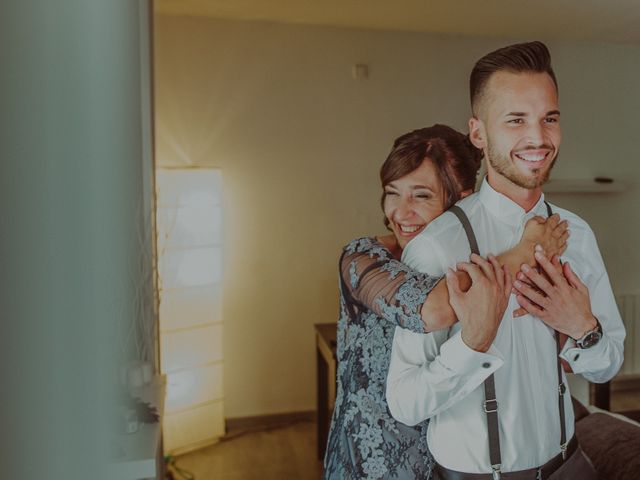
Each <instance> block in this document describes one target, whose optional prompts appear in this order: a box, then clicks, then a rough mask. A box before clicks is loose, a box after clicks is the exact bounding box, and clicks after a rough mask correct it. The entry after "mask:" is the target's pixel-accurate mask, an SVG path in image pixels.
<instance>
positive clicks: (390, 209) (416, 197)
mask: <svg viewBox="0 0 640 480" xmlns="http://www.w3.org/2000/svg"><path fill="white" fill-rule="evenodd" d="M384 191H385V194H386V195H385V199H384V214H385V215H386V217H387V219H388V220H389V227H391V229H392V230H393V234H394V235H395V237H396V239H397V241H398V245H399V246H400V248H404V247H405V246H406V245H407V243H408V242H409V240H411V239H412V238H413V237H415V236H416V235H418V233H420V232H421V231H422V230H423V229H424V228H425V227H426V226H427V225H428V224H429V222H431V220H433V219H434V218H436V217H438V216H439V215H440V214H442V212H443V211H444V192H443V189H442V183H441V182H440V179H439V177H438V175H437V172H436V168H435V166H434V165H433V162H432V161H431V160H429V159H426V160H424V161H423V162H422V164H421V165H420V166H419V167H418V168H416V169H415V170H414V171H413V172H411V173H408V174H407V175H405V176H404V177H401V178H399V179H397V180H394V181H393V182H390V183H388V184H387V185H385V187H384Z"/></svg>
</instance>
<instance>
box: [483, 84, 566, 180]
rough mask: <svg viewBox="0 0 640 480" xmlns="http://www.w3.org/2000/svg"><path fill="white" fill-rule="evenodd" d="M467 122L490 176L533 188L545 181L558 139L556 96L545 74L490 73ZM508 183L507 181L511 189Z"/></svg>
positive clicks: (560, 135) (553, 87) (556, 148)
mask: <svg viewBox="0 0 640 480" xmlns="http://www.w3.org/2000/svg"><path fill="white" fill-rule="evenodd" d="M477 114H478V118H477V119H475V118H474V119H471V121H470V128H471V139H472V141H473V143H474V144H475V145H476V146H477V147H480V148H484V150H485V154H486V157H487V160H488V165H487V169H488V171H489V175H490V180H491V176H492V175H493V176H494V177H495V176H496V174H497V176H500V177H503V178H504V179H507V180H509V182H510V183H511V184H513V185H517V186H518V187H521V188H525V189H528V190H535V189H538V188H540V186H541V185H542V184H543V183H544V182H546V181H547V179H548V178H549V173H550V172H551V168H552V166H553V164H554V162H555V160H556V157H557V155H558V148H559V146H560V141H561V139H562V133H561V131H560V112H559V110H558V94H557V91H556V87H555V85H554V83H553V80H552V79H551V77H550V76H549V75H547V74H546V73H510V72H497V73H494V74H493V75H492V76H491V78H490V79H489V82H488V83H487V86H486V88H485V92H484V96H483V98H482V99H481V100H480V102H479V106H478V111H477ZM509 182H505V183H506V185H509Z"/></svg>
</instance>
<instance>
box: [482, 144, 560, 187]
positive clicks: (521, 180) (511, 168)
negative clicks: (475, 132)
mask: <svg viewBox="0 0 640 480" xmlns="http://www.w3.org/2000/svg"><path fill="white" fill-rule="evenodd" d="M556 160H558V152H557V151H556V156H555V158H554V159H553V161H552V162H551V165H549V168H548V169H547V170H546V171H545V172H543V173H541V174H540V175H536V176H534V177H531V176H526V175H523V174H522V173H520V172H519V171H518V169H517V168H516V166H515V165H514V164H513V163H512V162H511V157H506V156H505V155H502V154H499V153H496V152H495V151H494V150H493V147H492V145H491V142H487V161H488V163H489V164H490V165H491V167H492V168H493V169H494V170H495V171H496V173H499V174H500V175H502V176H503V177H505V178H506V179H507V180H509V181H510V182H511V183H513V184H514V185H517V186H519V187H522V188H526V189H527V190H533V189H535V188H538V187H540V186H542V185H543V184H545V183H546V182H547V180H549V175H551V170H552V169H553V166H554V165H555V163H556ZM532 172H535V173H539V172H540V169H534V170H532Z"/></svg>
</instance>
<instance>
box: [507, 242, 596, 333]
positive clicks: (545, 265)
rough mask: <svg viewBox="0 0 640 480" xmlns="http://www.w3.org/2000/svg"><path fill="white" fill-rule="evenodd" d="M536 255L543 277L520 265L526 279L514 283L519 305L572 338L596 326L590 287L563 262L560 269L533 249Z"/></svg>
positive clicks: (526, 266)
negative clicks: (590, 298)
mask: <svg viewBox="0 0 640 480" xmlns="http://www.w3.org/2000/svg"><path fill="white" fill-rule="evenodd" d="M535 258H536V260H537V261H538V264H539V265H540V267H541V268H542V270H543V272H544V274H545V275H546V277H545V275H543V274H542V273H538V272H537V271H536V270H535V269H534V268H531V267H530V266H529V265H522V269H521V272H522V274H523V275H524V276H525V277H526V282H525V281H521V280H516V281H515V282H514V288H515V289H516V290H517V291H518V294H517V296H516V298H517V300H518V303H519V304H520V306H521V307H522V308H524V309H525V310H526V311H527V312H528V313H530V314H531V315H535V316H536V317H538V318H540V319H541V320H542V321H543V322H544V323H546V324H547V325H549V326H550V327H551V328H553V329H554V330H557V331H558V332H560V333H564V334H566V335H568V336H570V337H572V338H574V339H577V338H580V337H582V336H583V335H584V334H585V333H586V332H587V331H589V330H591V329H592V328H595V326H596V324H597V322H596V319H595V317H594V316H593V313H592V312H591V302H590V300H589V290H588V289H587V287H586V286H585V285H584V284H583V283H582V282H581V281H580V279H579V278H578V277H577V275H576V274H575V273H574V272H573V270H572V269H571V266H570V265H569V263H564V264H563V265H562V269H561V270H560V271H559V270H558V269H557V268H556V266H554V264H553V263H552V262H550V261H549V259H548V258H547V257H546V256H545V255H544V254H543V253H542V252H540V251H536V253H535ZM556 264H557V262H556ZM527 282H528V283H530V284H531V285H533V286H534V287H535V288H532V286H531V285H529V284H528V283H527Z"/></svg>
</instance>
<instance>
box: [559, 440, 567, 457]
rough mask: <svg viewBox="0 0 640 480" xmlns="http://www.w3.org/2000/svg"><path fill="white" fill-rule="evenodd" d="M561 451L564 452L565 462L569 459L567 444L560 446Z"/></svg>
mask: <svg viewBox="0 0 640 480" xmlns="http://www.w3.org/2000/svg"><path fill="white" fill-rule="evenodd" d="M560 450H562V461H563V462H564V461H565V460H566V459H567V442H565V443H563V444H561V445H560Z"/></svg>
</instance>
